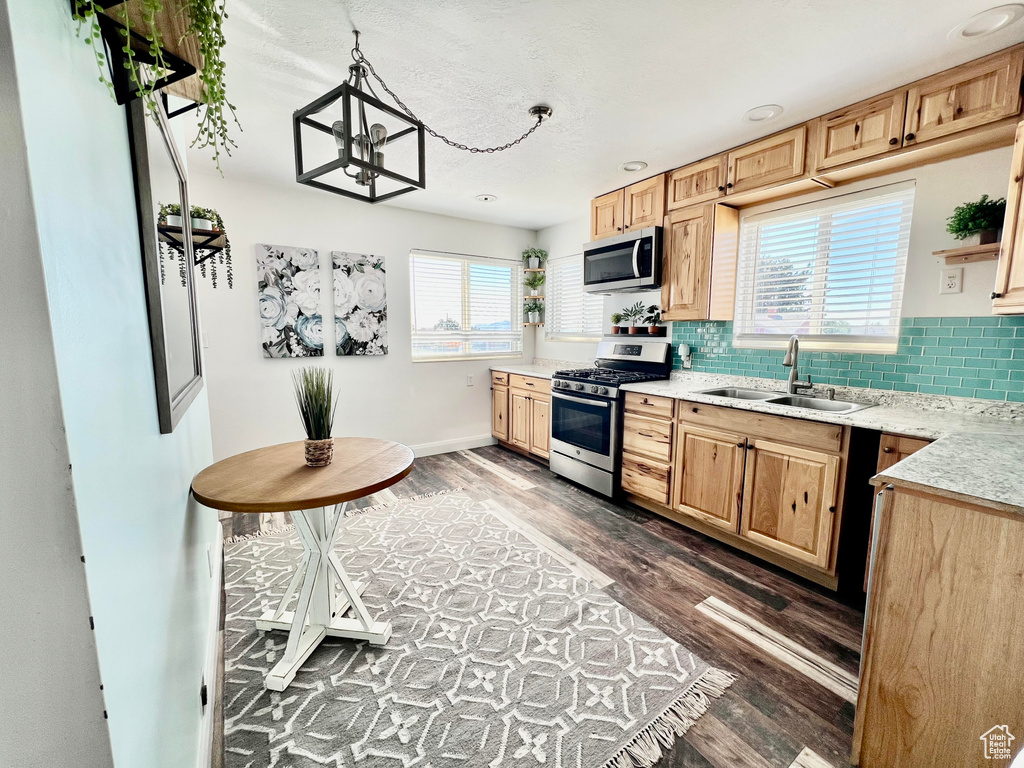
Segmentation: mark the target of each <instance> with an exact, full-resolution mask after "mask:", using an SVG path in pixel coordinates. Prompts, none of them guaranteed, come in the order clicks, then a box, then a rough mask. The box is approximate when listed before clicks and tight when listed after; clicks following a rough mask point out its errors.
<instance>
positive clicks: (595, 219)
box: [590, 189, 625, 240]
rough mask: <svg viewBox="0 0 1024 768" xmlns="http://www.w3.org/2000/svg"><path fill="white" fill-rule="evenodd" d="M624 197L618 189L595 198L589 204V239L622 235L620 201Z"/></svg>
mask: <svg viewBox="0 0 1024 768" xmlns="http://www.w3.org/2000/svg"><path fill="white" fill-rule="evenodd" d="M624 197H625V195H624V193H623V190H621V189H618V190H616V191H614V192H609V193H608V194H607V195H601V197H595V198H594V200H593V201H592V202H591V204H590V239H591V240H600V239H601V238H602V237H611V236H612V235H619V234H622V201H623V199H624Z"/></svg>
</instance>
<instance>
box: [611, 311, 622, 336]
mask: <svg viewBox="0 0 1024 768" xmlns="http://www.w3.org/2000/svg"><path fill="white" fill-rule="evenodd" d="M621 323H622V313H621V312H612V333H621V332H622V328H621V327H620V324H621Z"/></svg>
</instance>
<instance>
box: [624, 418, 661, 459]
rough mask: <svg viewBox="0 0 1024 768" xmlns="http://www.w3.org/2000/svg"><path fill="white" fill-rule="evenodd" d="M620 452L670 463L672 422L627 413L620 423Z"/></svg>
mask: <svg viewBox="0 0 1024 768" xmlns="http://www.w3.org/2000/svg"><path fill="white" fill-rule="evenodd" d="M622 451H623V453H633V454H637V455H640V456H646V457H648V458H650V459H655V460H657V461H670V460H671V458H672V422H671V421H662V420H660V419H649V418H647V417H646V416H636V415H634V414H632V413H627V414H626V417H625V418H624V419H623V421H622Z"/></svg>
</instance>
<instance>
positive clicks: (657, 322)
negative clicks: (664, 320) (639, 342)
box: [644, 304, 665, 336]
mask: <svg viewBox="0 0 1024 768" xmlns="http://www.w3.org/2000/svg"><path fill="white" fill-rule="evenodd" d="M644 324H645V325H646V326H647V333H648V334H649V335H651V336H661V334H662V332H663V331H664V330H665V329H664V328H663V327H662V326H661V310H660V309H659V308H658V305H657V304H651V306H649V307H648V308H647V313H646V314H645V315H644Z"/></svg>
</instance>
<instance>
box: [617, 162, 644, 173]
mask: <svg viewBox="0 0 1024 768" xmlns="http://www.w3.org/2000/svg"><path fill="white" fill-rule="evenodd" d="M646 167H647V163H645V162H644V161H643V160H630V161H629V162H628V163H623V164H622V165H620V166H619V170H620V171H628V172H630V173H633V172H635V171H642V170H643V169H644V168H646Z"/></svg>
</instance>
